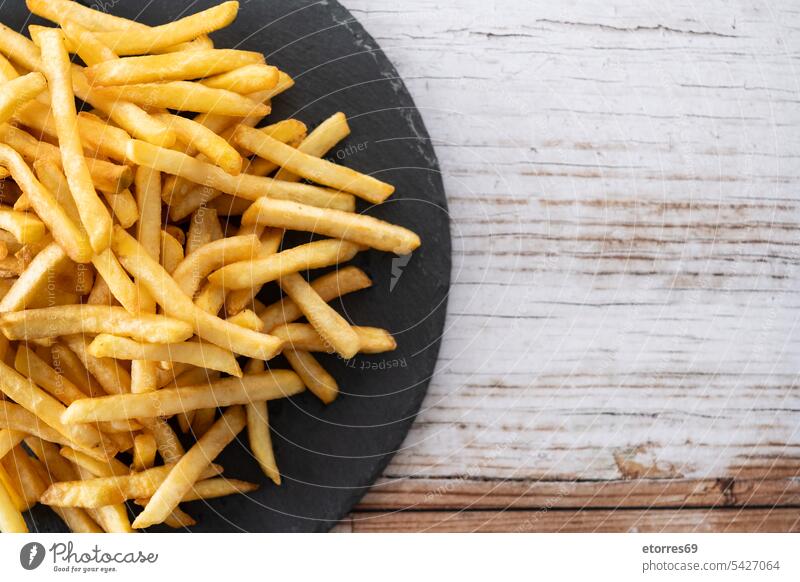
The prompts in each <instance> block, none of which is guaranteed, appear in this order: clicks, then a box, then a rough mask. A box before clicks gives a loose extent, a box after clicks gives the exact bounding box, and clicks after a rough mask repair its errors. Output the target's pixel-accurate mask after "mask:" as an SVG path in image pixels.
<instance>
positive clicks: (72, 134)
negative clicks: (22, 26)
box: [39, 29, 112, 253]
mask: <svg viewBox="0 0 800 582" xmlns="http://www.w3.org/2000/svg"><path fill="white" fill-rule="evenodd" d="M39 39H40V41H41V43H42V46H41V47H40V48H41V51H42V54H41V58H42V68H43V69H44V74H45V76H46V77H47V83H48V85H49V87H50V101H51V107H52V111H53V118H54V119H55V124H56V129H57V131H58V144H59V148H60V149H61V161H62V165H63V167H64V173H65V174H66V177H67V181H68V182H69V186H70V192H71V193H72V196H73V197H74V199H75V204H77V206H78V212H79V213H80V216H81V222H82V223H83V226H84V228H85V229H86V232H87V233H88V234H89V242H90V243H91V245H92V248H93V249H94V251H95V252H98V253H99V252H101V251H103V250H105V249H106V248H107V247H108V245H109V244H110V242H111V226H112V221H111V215H110V214H109V212H108V209H106V207H105V206H103V203H102V202H101V201H100V198H99V197H98V196H97V192H96V191H95V189H94V184H93V182H92V176H91V174H90V173H89V168H88V166H87V165H86V160H85V158H84V156H83V145H82V144H81V139H80V135H79V134H78V131H77V112H76V111H75V95H74V93H73V91H72V77H71V72H70V62H69V56H68V55H67V51H66V50H65V48H64V39H63V35H62V33H61V31H59V30H56V29H51V30H45V31H43V32H42V33H41V35H40V36H39Z"/></svg>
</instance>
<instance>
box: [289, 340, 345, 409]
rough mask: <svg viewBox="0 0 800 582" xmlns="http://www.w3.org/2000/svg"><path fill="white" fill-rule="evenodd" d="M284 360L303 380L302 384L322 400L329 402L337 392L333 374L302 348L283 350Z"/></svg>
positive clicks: (334, 397)
mask: <svg viewBox="0 0 800 582" xmlns="http://www.w3.org/2000/svg"><path fill="white" fill-rule="evenodd" d="M283 355H284V357H285V358H286V361H288V362H289V365H290V366H291V367H292V370H294V371H295V372H297V375H298V376H300V378H302V380H303V384H305V385H306V387H307V388H308V389H309V390H311V392H313V393H314V395H315V396H316V397H317V398H319V399H320V400H322V401H323V402H324V403H325V404H330V403H331V402H333V401H334V400H335V399H336V396H337V395H338V394H339V386H338V385H337V384H336V380H334V378H333V376H331V375H330V374H328V372H327V371H326V370H325V368H323V367H322V366H321V365H320V363H319V362H318V361H317V360H316V358H314V356H312V355H311V354H310V353H308V352H304V351H302V350H284V352H283Z"/></svg>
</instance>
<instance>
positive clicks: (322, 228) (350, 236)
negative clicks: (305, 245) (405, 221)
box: [242, 198, 420, 255]
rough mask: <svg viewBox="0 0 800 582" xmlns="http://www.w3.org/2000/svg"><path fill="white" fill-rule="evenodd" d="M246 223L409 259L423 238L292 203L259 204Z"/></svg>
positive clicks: (397, 228) (360, 216) (360, 218)
mask: <svg viewBox="0 0 800 582" xmlns="http://www.w3.org/2000/svg"><path fill="white" fill-rule="evenodd" d="M242 222H244V223H257V224H262V225H264V226H273V227H278V228H286V229H289V230H303V231H307V232H314V233H317V234H324V235H327V236H332V237H336V238H342V239H344V240H349V241H352V242H355V243H358V244H362V245H365V246H368V247H371V248H374V249H378V250H381V251H387V252H393V253H395V254H397V255H407V254H409V253H410V252H412V251H413V250H414V249H416V248H417V247H419V245H420V240H419V236H417V235H416V234H415V233H414V232H412V231H410V230H408V229H407V228H403V227H402V226H397V225H394V224H389V223H388V222H384V221H382V220H379V219H377V218H374V217H372V216H367V215H365V214H354V213H352V212H342V211H341V210H333V209H326V210H321V209H319V208H317V207H315V206H309V205H307V204H300V203H297V202H292V201H289V200H270V199H267V198H261V199H259V200H256V201H255V202H254V203H253V205H252V206H251V207H250V208H248V210H247V212H245V213H244V215H243V216H242Z"/></svg>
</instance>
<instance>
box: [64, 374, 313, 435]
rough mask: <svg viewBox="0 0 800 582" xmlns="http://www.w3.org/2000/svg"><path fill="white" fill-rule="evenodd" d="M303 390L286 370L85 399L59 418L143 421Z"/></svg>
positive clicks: (84, 420) (69, 419) (281, 395)
mask: <svg viewBox="0 0 800 582" xmlns="http://www.w3.org/2000/svg"><path fill="white" fill-rule="evenodd" d="M302 390H303V383H302V382H301V380H300V378H299V377H298V376H297V375H296V374H295V373H294V372H290V371H288V370H272V371H270V372H265V373H263V374H253V375H249V376H243V377H242V378H223V379H221V380H216V381H214V382H210V383H206V384H199V385H196V386H183V387H180V388H162V389H160V390H157V391H155V392H152V393H149V394H120V395H114V396H103V397H101V398H86V399H84V400H78V401H76V402H73V403H72V404H70V406H69V407H68V408H67V411H66V412H65V413H64V415H63V416H62V420H63V421H64V422H66V423H80V422H96V421H101V420H122V419H126V418H146V417H150V416H157V415H169V414H177V413H179V412H183V411H187V410H199V409H201V408H215V407H218V406H232V405H234V404H245V403H247V402H250V401H259V400H274V399H276V398H287V397H289V396H294V395H295V394H297V393H298V392H301V391H302Z"/></svg>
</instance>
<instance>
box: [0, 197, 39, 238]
mask: <svg viewBox="0 0 800 582" xmlns="http://www.w3.org/2000/svg"><path fill="white" fill-rule="evenodd" d="M0 228H2V229H3V230H7V231H9V232H10V233H11V234H13V235H14V238H16V239H17V241H18V242H19V243H21V244H31V243H36V242H39V241H40V240H42V238H43V237H44V235H45V228H44V224H43V223H42V221H41V220H39V219H38V218H36V217H35V216H33V215H31V214H28V213H25V212H16V211H15V210H12V209H10V208H7V207H4V206H0Z"/></svg>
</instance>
